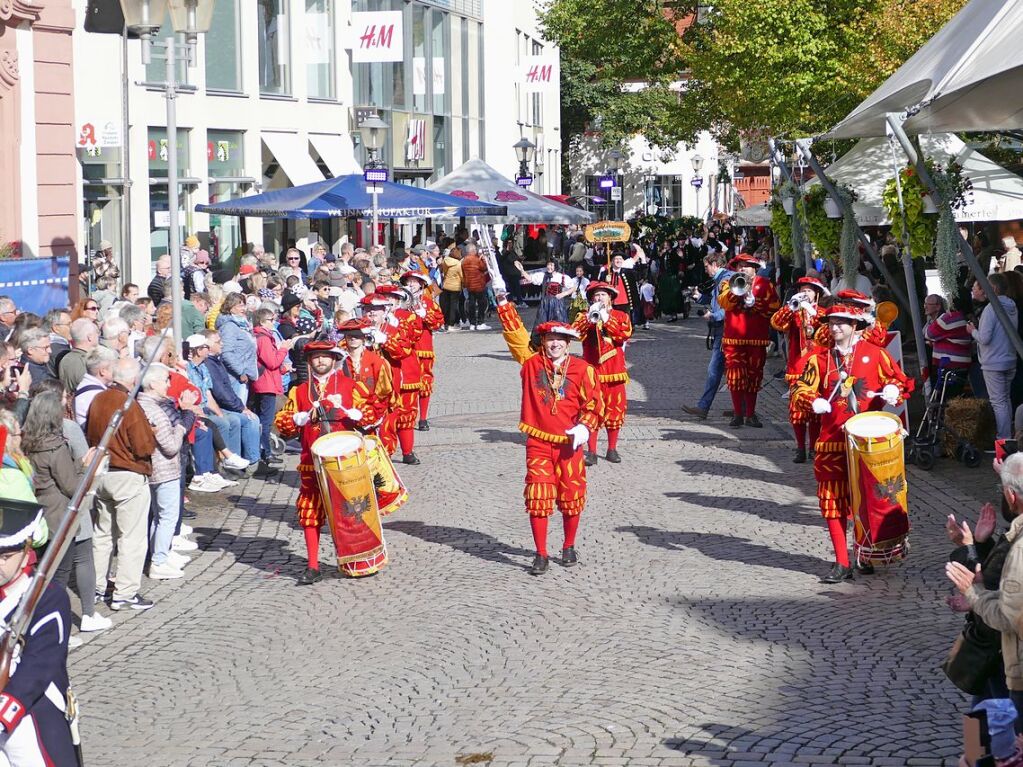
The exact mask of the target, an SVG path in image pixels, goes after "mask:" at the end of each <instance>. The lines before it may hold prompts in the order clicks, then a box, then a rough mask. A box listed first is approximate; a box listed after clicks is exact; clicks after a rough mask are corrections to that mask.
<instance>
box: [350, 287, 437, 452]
mask: <svg viewBox="0 0 1023 767" xmlns="http://www.w3.org/2000/svg"><path fill="white" fill-rule="evenodd" d="M406 295H407V294H406V292H405V289H404V288H402V287H400V286H399V285H380V286H378V287H377V291H376V293H374V294H372V295H370V296H366V297H365V298H363V299H362V301H361V302H360V303H361V304H362V306H363V313H364V316H365V317H367V318H368V319H369V320H370V322H372V323H373V325H374V328H375V329H376V331H377V332H376V333H374V334H373V336H374V341H375V343H376V347H377V350H378V352H379V353H380V354H381V356H383V358H384V359H386V360H387V362H388V364H389V365H390V366H391V381H392V384H391V385H392V386H393V387H394V391H395V395H396V397H395V404H394V406H393V407H392V408H391V411H390V412H389V413H388V414H387V416H386V417H385V418H384V423H383V425H382V426H381V427H380V439H381V441H382V442H383V443H384V447H385V448H386V449H387V451H388V453H393V452H394V450H395V448H396V447H397V446H399V445H400V446H401V454H402V463H405V464H408V465H409V466H418V465H419V463H420V461H419V459H418V458H417V457H416V453H415V441H416V437H415V434H416V433H415V425H416V419H417V418H418V417H419V391H420V389H421V388H422V371H421V369H420V367H419V357H417V356H416V351H415V344H416V342H417V341H418V340H419V337H420V335H422V332H423V323H422V321H421V320H420V319H419V317H417V316H416V315H415V314H413V313H412V312H410V311H409V310H408V309H404V308H402V307H401V302H402V300H403V299H404V298H405V296H406ZM381 298H384V299H385V301H386V304H385V303H383V302H381V301H380V299H381ZM367 299H370V300H367Z"/></svg>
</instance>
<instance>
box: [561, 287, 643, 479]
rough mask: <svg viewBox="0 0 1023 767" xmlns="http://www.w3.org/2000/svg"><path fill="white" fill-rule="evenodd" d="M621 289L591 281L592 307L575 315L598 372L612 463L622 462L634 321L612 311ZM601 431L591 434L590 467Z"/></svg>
mask: <svg viewBox="0 0 1023 767" xmlns="http://www.w3.org/2000/svg"><path fill="white" fill-rule="evenodd" d="M617 297H618V290H617V289H616V288H613V287H612V286H611V285H609V284H608V283H606V282H591V283H590V284H589V285H587V286H586V300H587V301H589V302H590V308H589V309H588V310H587V312H586V314H582V313H580V314H579V315H577V316H576V318H575V322H574V323H573V325H572V327H573V328H575V330H576V331H577V332H578V333H579V336H580V337H581V338H582V342H583V359H584V360H586V361H587V362H588V363H590V364H591V365H593V367H594V368H596V369H597V380H598V381H600V388H601V392H602V394H603V399H604V411H603V415H602V417H601V422H600V425H601V426H602V427H603V428H605V429H607V453H605V455H604V457H605V458H607V460H608V461H609V462H610V463H621V461H622V458H621V456H620V455H619V454H618V434H619V432H620V431H621V429H622V426H623V425H624V424H625V411H626V409H627V408H628V401H627V400H626V397H625V385H626V384H627V383H628V382H629V374H628V372H627V371H626V369H625V344H626V341H628V340H629V339H630V338H631V337H632V320H631V319H630V318H629V315H628V314H626V313H625V312H623V311H621V310H620V309H615V308H613V302H614V300H615V299H616V298H617ZM599 431H600V429H594V430H593V431H591V432H590V436H589V444H588V445H587V451H586V456H585V462H586V465H587V466H593V465H594V464H596V462H597V436H598V433H599Z"/></svg>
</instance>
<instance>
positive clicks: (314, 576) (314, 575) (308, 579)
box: [295, 567, 323, 586]
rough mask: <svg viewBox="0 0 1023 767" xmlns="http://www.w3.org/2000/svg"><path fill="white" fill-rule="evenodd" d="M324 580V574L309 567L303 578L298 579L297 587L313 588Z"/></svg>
mask: <svg viewBox="0 0 1023 767" xmlns="http://www.w3.org/2000/svg"><path fill="white" fill-rule="evenodd" d="M322 580H323V573H321V572H320V571H319V570H315V569H313V568H312V567H307V568H306V569H305V572H304V573H302V576H301V577H300V578H299V579H298V583H297V584H295V585H297V586H311V585H313V584H314V583H316V582H317V581H322Z"/></svg>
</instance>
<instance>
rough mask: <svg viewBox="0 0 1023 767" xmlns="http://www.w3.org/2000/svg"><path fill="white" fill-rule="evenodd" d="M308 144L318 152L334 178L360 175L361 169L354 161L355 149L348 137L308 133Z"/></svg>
mask: <svg viewBox="0 0 1023 767" xmlns="http://www.w3.org/2000/svg"><path fill="white" fill-rule="evenodd" d="M309 143H310V144H312V145H313V148H314V149H316V151H317V152H319V154H320V157H322V158H323V161H324V162H325V163H327V167H328V168H330V172H331V173H333V174H334V178H338V177H339V176H347V175H348V174H350V173H362V168H360V167H359V163H357V162H356V161H355V147H353V146H352V139H351V137H350V136H348V135H344V136H337V135H333V134H328V133H310V134H309Z"/></svg>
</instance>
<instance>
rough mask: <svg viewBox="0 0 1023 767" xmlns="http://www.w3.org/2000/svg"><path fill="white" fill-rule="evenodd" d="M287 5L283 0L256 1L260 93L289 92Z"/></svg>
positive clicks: (276, 93)
mask: <svg viewBox="0 0 1023 767" xmlns="http://www.w3.org/2000/svg"><path fill="white" fill-rule="evenodd" d="M287 8H288V2H287V0H256V16H257V23H258V25H259V30H258V32H259V33H258V36H257V39H258V41H259V90H260V92H261V93H266V94H271V95H286V94H289V93H290V92H291V79H290V68H291V45H290V44H289V36H290V28H289V24H288V15H287Z"/></svg>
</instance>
